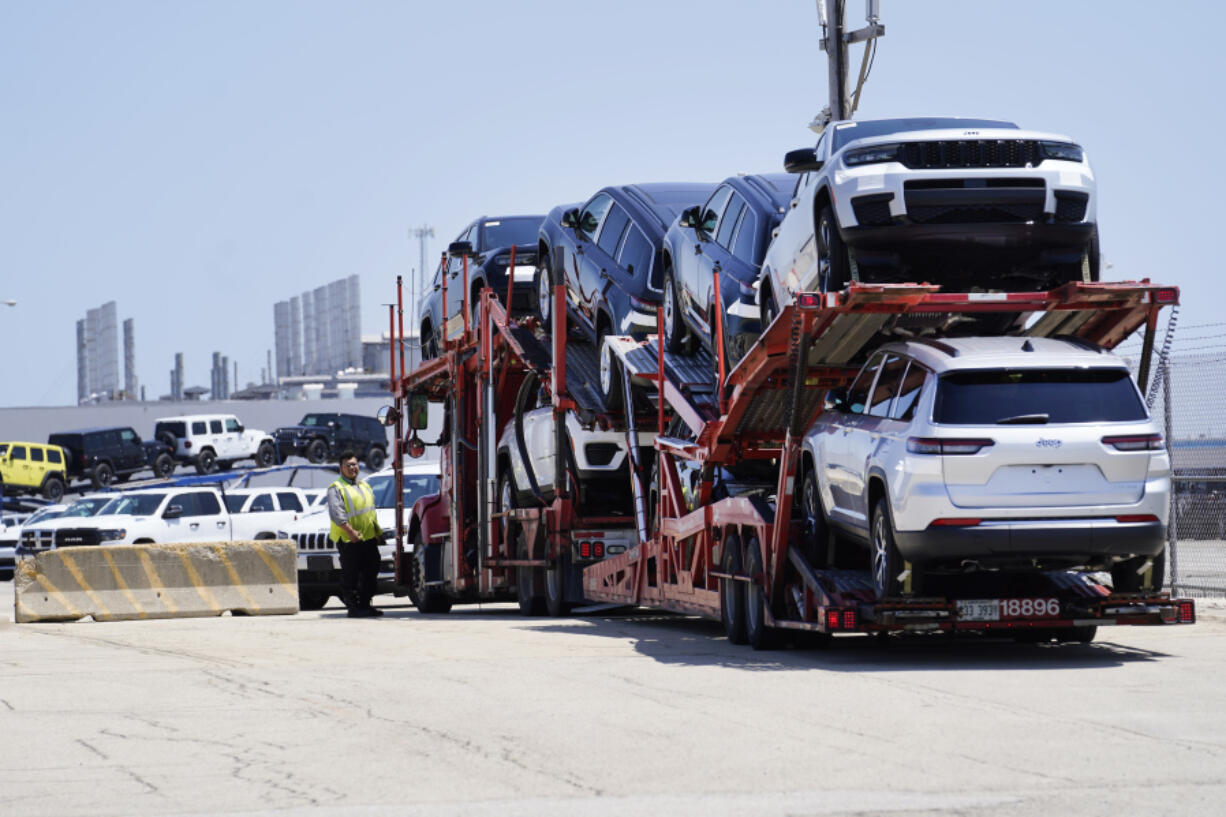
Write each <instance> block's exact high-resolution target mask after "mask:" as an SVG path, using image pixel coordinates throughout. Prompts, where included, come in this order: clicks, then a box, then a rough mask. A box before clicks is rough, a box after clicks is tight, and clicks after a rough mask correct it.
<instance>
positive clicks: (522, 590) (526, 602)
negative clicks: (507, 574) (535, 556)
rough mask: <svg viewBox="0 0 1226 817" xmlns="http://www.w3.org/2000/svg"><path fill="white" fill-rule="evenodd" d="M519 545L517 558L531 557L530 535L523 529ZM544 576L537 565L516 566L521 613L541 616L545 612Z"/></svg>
mask: <svg viewBox="0 0 1226 817" xmlns="http://www.w3.org/2000/svg"><path fill="white" fill-rule="evenodd" d="M517 539H518V545H517V547H516V548H515V557H516V558H517V559H531V558H532V553H531V551H530V550H529V549H528V537H527V536H525V535H524V532H523V531H522V530H521V531H520V532H519V536H518V537H517ZM544 584H545V582H544V577H543V576H542V575H541V571H539V570H537V569H536V568H535V567H517V568H515V595H516V598H517V599H518V600H519V612H520V615H525V616H540V615H544V614H545V587H544Z"/></svg>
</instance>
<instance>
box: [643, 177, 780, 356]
mask: <svg viewBox="0 0 1226 817" xmlns="http://www.w3.org/2000/svg"><path fill="white" fill-rule="evenodd" d="M795 189H796V177H795V176H792V175H790V174H787V173H771V174H766V175H762V176H733V177H731V178H728V179H725V180H724V181H723V182H722V183H721V184H720V185H719V187H717V188H716V189H715V192H714V193H712V194H711V197H710V198H709V199H707V201H706V203H705V204H701V205H698V206H695V207H691V208H689V209H687V210H685V211H684V212H682V214H681V216H680V218H678V219H677V220H676V221H675V222H673V225H672V226H671V227H670V228H669V230H668V233H667V234H666V235H665V236H664V251H663V261H664V337H665V344H666V346H667V348H668V350H669V351H671V352H676V351H678V350H680V349H681V348H682V347H683V346H685V345H686V343H687V341H689V340H691V339H692V338H695V337H696V338H698V339H699V340H700V341H701V342H702V344H703V346H705V347H707V349H709V350H710V351H711V354H712V356H714V355H715V354H716V351H715V344H714V343H713V342H712V339H713V338H714V337H715V326H716V323H715V313H714V309H715V286H714V275H713V272H714V270H715V269H716V268H718V269H719V288H720V303H721V304H722V306H723V310H724V318H723V323H724V357H725V361H726V362H727V364H728V366H729V368H731V366H732V365H734V364H735V363H736V362H737V361H739V360H740V359H741V358H742V357H744V356H745V353H746V352H747V351H749V347H750V346H752V345H753V344H754V342H755V341H756V340H757V339H758V335H760V334H761V332H762V328H763V327H762V323H761V320H760V315H759V310H758V300H757V287H756V282H757V280H758V273H759V270H760V268H761V266H762V258H763V256H765V255H766V248H767V246H769V245H770V241H771V233H772V232H773V231H774V229H775V228H776V227H778V226H779V222H780V221H781V220H782V219H783V215H784V213H786V212H787V209H788V202H789V201H790V200H791V198H792V191H793V190H795ZM715 360H716V366H717V367H718V358H715Z"/></svg>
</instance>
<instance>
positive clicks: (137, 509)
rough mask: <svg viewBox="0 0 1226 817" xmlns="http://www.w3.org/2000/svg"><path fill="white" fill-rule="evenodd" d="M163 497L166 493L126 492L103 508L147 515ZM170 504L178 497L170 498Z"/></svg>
mask: <svg viewBox="0 0 1226 817" xmlns="http://www.w3.org/2000/svg"><path fill="white" fill-rule="evenodd" d="M165 498H166V494H128V495H127V496H121V497H117V498H116V499H114V500H112V501H111V502H108V503H107V505H106V507H105V510H106V512H107V513H108V514H119V515H121V516H148V515H149V514H151V513H153V512H154V511H156V510H157V509H158V506H159V505H161V504H162V500H163V499H165ZM170 504H171V505H176V504H178V499H177V498H176V499H174V500H172V501H171V503H170ZM73 507H74V508H75V507H76V505H74V506H73Z"/></svg>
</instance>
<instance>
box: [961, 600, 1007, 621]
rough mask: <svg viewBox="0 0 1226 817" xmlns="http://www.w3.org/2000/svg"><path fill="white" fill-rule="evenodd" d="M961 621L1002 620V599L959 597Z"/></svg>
mask: <svg viewBox="0 0 1226 817" xmlns="http://www.w3.org/2000/svg"><path fill="white" fill-rule="evenodd" d="M958 619H959V620H960V621H1000V599H959V600H958Z"/></svg>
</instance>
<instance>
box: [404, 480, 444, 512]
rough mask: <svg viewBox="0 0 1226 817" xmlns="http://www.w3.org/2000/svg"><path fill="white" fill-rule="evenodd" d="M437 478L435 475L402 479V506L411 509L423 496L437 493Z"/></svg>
mask: <svg viewBox="0 0 1226 817" xmlns="http://www.w3.org/2000/svg"><path fill="white" fill-rule="evenodd" d="M438 485H439V478H438V476H437V475H435V474H417V475H408V474H406V475H405V477H404V492H403V493H404V506H405V507H406V508H411V507H413V503H414V502H416V501H417V500H418V499H421V498H422V497H423V496H430V495H431V494H437V493H438Z"/></svg>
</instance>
